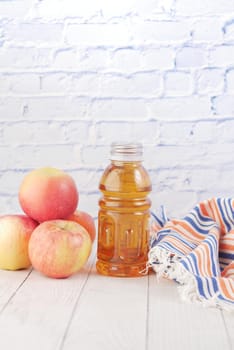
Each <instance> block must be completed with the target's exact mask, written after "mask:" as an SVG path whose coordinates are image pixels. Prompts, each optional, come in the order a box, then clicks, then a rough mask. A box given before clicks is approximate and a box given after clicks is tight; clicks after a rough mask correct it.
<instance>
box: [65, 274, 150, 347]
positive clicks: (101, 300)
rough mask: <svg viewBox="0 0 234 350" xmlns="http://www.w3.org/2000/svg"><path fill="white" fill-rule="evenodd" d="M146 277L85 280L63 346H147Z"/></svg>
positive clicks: (96, 276) (99, 277) (95, 277)
mask: <svg viewBox="0 0 234 350" xmlns="http://www.w3.org/2000/svg"><path fill="white" fill-rule="evenodd" d="M147 295H148V277H147V276H146V277H141V278H129V279H128V278H127V279H126V278H114V277H105V276H100V275H97V274H96V272H95V269H94V268H93V271H92V274H91V276H90V278H89V280H88V281H87V284H86V286H85V289H84V291H83V294H82V296H81V298H80V301H79V305H78V307H77V310H76V312H75V314H74V318H73V320H72V323H71V327H70V329H69V331H68V333H67V336H66V338H65V341H64V349H74V350H75V349H77V348H78V346H79V345H81V344H82V350H90V349H100V350H101V349H102V350H110V349H112V350H120V349H121V350H136V349H145V348H146V331H147V329H146V326H147V310H148V301H147Z"/></svg>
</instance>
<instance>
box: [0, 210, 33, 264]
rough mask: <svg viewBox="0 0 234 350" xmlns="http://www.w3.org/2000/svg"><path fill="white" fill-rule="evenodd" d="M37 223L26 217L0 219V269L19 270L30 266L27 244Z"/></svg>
mask: <svg viewBox="0 0 234 350" xmlns="http://www.w3.org/2000/svg"><path fill="white" fill-rule="evenodd" d="M37 225H38V223H37V222H36V221H34V220H33V219H31V218H30V217H27V216H26V215H17V214H12V215H4V216H1V217H0V268H1V269H4V270H19V269H25V268H28V267H29V266H30V265H31V262H30V259H29V256H28V242H29V239H30V237H31V234H32V232H33V230H34V229H35V228H36V226H37Z"/></svg>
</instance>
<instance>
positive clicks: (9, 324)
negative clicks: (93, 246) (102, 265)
mask: <svg viewBox="0 0 234 350" xmlns="http://www.w3.org/2000/svg"><path fill="white" fill-rule="evenodd" d="M90 264H91V262H90V263H89V264H87V266H86V268H85V269H83V270H82V271H81V272H80V273H79V274H76V275H75V276H72V277H70V278H68V279H58V280H56V279H50V278H47V277H45V276H42V275H40V274H39V273H37V272H36V271H32V273H31V274H30V275H29V276H28V278H27V280H26V281H25V283H23V284H22V285H21V287H20V288H19V289H18V290H17V291H16V293H15V294H14V297H13V298H12V299H11V300H10V302H8V303H7V305H6V306H5V308H4V309H3V311H2V313H1V314H0V349H4V350H14V349H24V350H37V349H38V350H39V349H40V350H42V349H43V350H47V349H48V350H52V349H59V348H60V346H61V343H62V340H63V336H64V333H65V332H66V328H67V325H68V324H69V320H70V317H71V315H72V312H73V308H74V307H75V304H76V302H77V299H78V298H79V295H80V293H81V291H82V288H83V287H84V285H85V283H86V281H87V278H88V276H89V269H90ZM18 272H19V271H17V272H8V274H11V275H12V276H13V274H14V275H15V278H17V274H18ZM5 299H6V300H7V298H6V297H5Z"/></svg>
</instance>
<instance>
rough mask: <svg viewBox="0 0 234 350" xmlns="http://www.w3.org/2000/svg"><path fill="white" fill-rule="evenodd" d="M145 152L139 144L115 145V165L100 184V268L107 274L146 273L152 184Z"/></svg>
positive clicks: (98, 265) (129, 275)
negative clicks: (144, 160) (145, 161)
mask: <svg viewBox="0 0 234 350" xmlns="http://www.w3.org/2000/svg"><path fill="white" fill-rule="evenodd" d="M142 153H143V152H142V145H141V144H138V143H137V144H120V143H113V144H112V145H111V163H110V165H109V166H108V167H107V168H106V169H105V171H104V173H103V175H102V177H101V180H100V184H99V189H100V191H101V193H102V197H101V199H100V200H99V214H98V246H97V263H96V268H97V271H98V272H99V273H101V274H103V275H108V276H120V277H131V276H132V277H134V276H142V275H144V274H146V264H147V260H148V248H149V218H150V211H149V210H150V206H151V201H150V199H149V198H148V197H147V196H148V194H149V193H150V191H151V181H150V178H149V175H148V173H147V172H146V170H145V168H144V167H143V166H142Z"/></svg>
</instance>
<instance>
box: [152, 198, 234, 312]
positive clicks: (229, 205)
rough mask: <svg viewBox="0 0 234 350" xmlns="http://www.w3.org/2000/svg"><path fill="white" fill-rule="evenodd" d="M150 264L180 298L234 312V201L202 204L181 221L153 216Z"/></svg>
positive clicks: (217, 200) (216, 200)
mask: <svg viewBox="0 0 234 350" xmlns="http://www.w3.org/2000/svg"><path fill="white" fill-rule="evenodd" d="M152 217H153V223H152V239H151V244H150V251H149V265H150V266H152V267H153V269H154V270H155V272H156V273H157V276H158V277H161V276H162V277H166V278H169V279H173V280H175V281H177V282H179V284H180V285H181V287H180V288H179V289H180V292H181V295H182V298H183V299H185V300H190V301H199V302H202V303H203V304H204V305H205V306H215V307H219V308H222V309H226V310H232V311H234V199H232V198H212V199H209V200H206V201H204V202H201V203H200V204H198V205H197V206H196V207H195V208H194V209H193V210H191V211H190V212H189V214H188V215H187V216H185V217H184V218H183V219H181V220H168V219H167V218H166V216H165V213H163V215H162V219H159V218H158V217H157V216H156V215H154V214H152Z"/></svg>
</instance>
